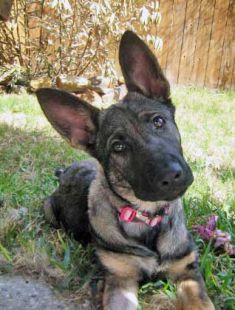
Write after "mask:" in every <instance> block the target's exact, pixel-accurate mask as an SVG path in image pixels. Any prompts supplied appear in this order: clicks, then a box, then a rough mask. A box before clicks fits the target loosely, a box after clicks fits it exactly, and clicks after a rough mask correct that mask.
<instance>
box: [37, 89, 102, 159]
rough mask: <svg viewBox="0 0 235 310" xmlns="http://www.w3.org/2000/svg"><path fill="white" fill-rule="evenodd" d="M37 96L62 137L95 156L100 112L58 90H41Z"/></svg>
mask: <svg viewBox="0 0 235 310" xmlns="http://www.w3.org/2000/svg"><path fill="white" fill-rule="evenodd" d="M36 95H37V98H38V101H39V103H40V105H41V108H42V110H43V112H44V114H45V115H46V117H47V119H48V120H49V122H50V123H51V124H52V126H53V127H54V128H55V129H56V130H57V131H58V132H59V133H60V134H61V136H62V137H64V138H65V139H66V140H68V141H69V142H70V144H71V145H72V146H73V147H75V148H81V149H83V150H85V151H87V152H88V153H90V154H93V150H94V143H95V137H96V132H97V130H98V115H99V110H98V109H97V108H95V107H94V106H92V105H90V104H89V103H87V102H86V101H84V100H81V99H79V98H78V97H76V96H74V95H72V94H70V93H67V92H64V91H62V90H58V89H50V88H41V89H39V90H37V92H36Z"/></svg>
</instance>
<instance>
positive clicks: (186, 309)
mask: <svg viewBox="0 0 235 310" xmlns="http://www.w3.org/2000/svg"><path fill="white" fill-rule="evenodd" d="M168 273H169V276H170V277H171V278H172V279H173V281H174V282H176V283H177V299H176V310H215V308H214V306H213V304H212V302H211V300H210V298H209V297H208V295H207V291H206V287H205V283H204V280H203V277H202V275H201V273H200V271H199V267H198V263H197V255H196V253H195V252H194V251H193V252H191V253H190V254H189V255H187V256H186V257H184V258H182V259H180V260H177V261H175V262H174V263H172V264H171V266H170V268H169V269H168Z"/></svg>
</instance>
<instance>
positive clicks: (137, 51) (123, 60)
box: [119, 30, 170, 99]
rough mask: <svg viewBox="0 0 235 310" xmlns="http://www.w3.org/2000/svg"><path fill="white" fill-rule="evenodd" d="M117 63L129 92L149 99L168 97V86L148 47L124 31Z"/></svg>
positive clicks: (135, 36) (130, 32)
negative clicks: (139, 93)
mask: <svg viewBox="0 0 235 310" xmlns="http://www.w3.org/2000/svg"><path fill="white" fill-rule="evenodd" d="M119 62H120V65H121V69H122V73H123V76H124V78H125V82H126V86H127V89H128V90H129V91H137V92H141V93H142V94H144V95H145V96H147V97H149V98H160V97H162V98H164V99H168V98H169V97H170V85H169V82H168V81H167V79H166V77H165V76H164V74H163V72H162V70H161V67H160V65H159V63H158V61H157V59H156V57H155V56H154V54H153V53H152V52H151V50H150V49H149V48H148V46H147V45H146V44H145V43H144V42H143V41H142V40H141V39H140V38H139V37H138V36H137V35H136V34H135V33H134V32H132V31H129V30H128V31H126V32H125V33H124V34H123V36H122V39H121V42H120V47H119Z"/></svg>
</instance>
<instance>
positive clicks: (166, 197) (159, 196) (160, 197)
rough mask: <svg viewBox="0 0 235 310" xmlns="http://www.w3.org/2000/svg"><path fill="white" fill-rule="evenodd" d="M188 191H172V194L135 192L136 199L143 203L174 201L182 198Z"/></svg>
mask: <svg viewBox="0 0 235 310" xmlns="http://www.w3.org/2000/svg"><path fill="white" fill-rule="evenodd" d="M186 191H187V188H185V189H183V190H181V191H172V192H170V193H162V192H158V191H154V192H143V191H141V192H135V196H136V198H138V199H140V200H143V201H151V202H155V201H172V200H175V199H177V198H180V197H182V196H183V195H184V194H185V192H186Z"/></svg>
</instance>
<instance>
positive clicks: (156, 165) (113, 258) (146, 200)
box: [37, 31, 214, 310]
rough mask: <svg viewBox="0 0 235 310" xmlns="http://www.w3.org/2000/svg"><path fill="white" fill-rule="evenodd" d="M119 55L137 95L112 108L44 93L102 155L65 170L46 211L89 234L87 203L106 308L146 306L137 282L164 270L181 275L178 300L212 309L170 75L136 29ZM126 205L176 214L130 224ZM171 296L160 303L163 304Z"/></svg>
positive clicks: (58, 121) (80, 143)
mask: <svg viewBox="0 0 235 310" xmlns="http://www.w3.org/2000/svg"><path fill="white" fill-rule="evenodd" d="M119 55H120V65H121V68H122V72H123V75H124V78H125V81H126V86H127V89H128V94H127V95H126V96H125V98H124V99H123V100H122V101H121V102H119V103H117V104H115V105H112V106H110V107H109V108H108V109H106V110H102V111H99V110H98V109H96V108H95V107H93V106H91V105H89V104H88V103H86V102H85V101H82V100H80V99H78V98H77V97H75V96H73V95H71V94H68V93H66V92H62V91H59V90H53V89H41V90H39V91H38V92H37V96H38V100H39V102H40V104H41V107H42V109H43V111H44V113H45V114H46V116H47V118H48V119H49V121H50V122H51V124H52V125H53V126H54V128H55V129H56V130H57V131H58V132H59V133H60V134H61V135H62V136H63V137H65V138H66V139H67V140H69V141H70V143H71V145H72V146H73V147H80V148H83V149H84V150H86V151H87V152H88V153H90V154H91V155H92V156H93V157H94V158H95V159H96V162H95V161H93V162H91V161H86V162H84V163H79V164H74V165H73V166H71V167H70V168H68V169H67V170H66V171H64V172H61V175H60V187H59V189H58V190H57V191H56V193H55V194H54V195H53V197H51V198H49V200H48V201H47V203H46V206H47V208H46V209H47V217H49V218H50V219H51V221H52V223H54V225H58V224H59V222H62V224H63V226H64V227H65V228H66V229H67V230H70V231H72V232H73V233H74V234H75V236H76V238H77V239H79V238H80V239H81V238H83V236H87V237H88V239H89V232H88V229H87V227H88V225H87V223H88V218H87V217H86V210H87V208H88V215H89V226H90V231H91V234H92V238H93V240H94V243H95V246H96V253H97V256H98V259H99V261H100V262H101V264H102V266H103V267H104V269H105V270H106V277H105V289H104V296H103V308H104V309H105V310H108V309H109V310H110V309H111V310H119V309H120V310H123V309H127V310H131V309H137V305H138V301H137V289H138V283H139V282H140V281H142V280H143V279H144V278H145V279H146V278H151V277H153V276H156V275H157V274H158V273H164V274H166V275H167V276H168V277H170V278H171V279H172V280H173V281H175V282H177V284H178V295H177V300H176V301H175V302H174V308H175V309H181V310H190V309H192V310H213V309H214V306H213V304H212V303H211V301H210V299H209V298H208V296H207V293H206V288H205V285H204V281H203V278H202V276H201V274H200V272H199V269H198V263H197V253H196V250H195V248H194V243H193V241H192V238H191V235H190V234H189V233H188V231H187V229H186V227H185V220H184V213H183V208H182V203H181V200H180V197H181V196H182V195H183V193H184V192H185V190H186V189H187V187H188V186H189V185H190V184H191V183H192V181H193V177H192V173H191V170H190V168H189V166H188V165H187V163H186V162H185V160H184V157H183V153H182V149H181V144H180V135H179V132H178V129H177V126H176V124H175V120H174V110H175V109H174V106H173V104H172V102H171V99H170V87H169V83H168V81H167V79H166V78H165V76H164V75H163V72H162V70H161V68H160V66H159V64H158V62H157V59H156V58H155V57H154V55H153V54H152V52H151V51H150V50H149V48H148V47H147V46H146V45H145V43H144V42H143V41H142V40H140V39H139V38H138V36H136V35H135V34H134V33H133V32H131V31H127V32H126V33H125V34H124V35H123V37H122V39H121V43H120V53H119ZM88 192H89V193H88ZM87 196H88V198H87V200H86V197H87ZM87 201H88V202H87ZM70 202H71V203H70ZM126 204H129V205H132V207H133V208H135V209H137V210H139V211H145V212H148V213H149V214H151V215H152V216H154V215H156V214H158V213H159V212H162V210H164V209H166V205H167V206H168V207H169V212H168V213H169V214H168V215H167V216H164V217H163V220H162V222H161V223H160V224H159V225H157V226H154V227H151V226H149V225H146V224H143V223H141V222H138V221H137V222H132V223H125V222H122V221H120V220H119V217H118V214H119V211H120V209H121V208H122V207H123V206H124V205H126ZM84 223H85V225H84ZM162 303H163V302H160V304H159V305H157V304H156V307H155V309H158V306H161V309H163V308H164V305H163V304H162ZM168 304H169V303H168ZM166 307H167V306H166Z"/></svg>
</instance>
